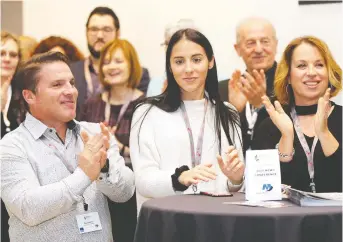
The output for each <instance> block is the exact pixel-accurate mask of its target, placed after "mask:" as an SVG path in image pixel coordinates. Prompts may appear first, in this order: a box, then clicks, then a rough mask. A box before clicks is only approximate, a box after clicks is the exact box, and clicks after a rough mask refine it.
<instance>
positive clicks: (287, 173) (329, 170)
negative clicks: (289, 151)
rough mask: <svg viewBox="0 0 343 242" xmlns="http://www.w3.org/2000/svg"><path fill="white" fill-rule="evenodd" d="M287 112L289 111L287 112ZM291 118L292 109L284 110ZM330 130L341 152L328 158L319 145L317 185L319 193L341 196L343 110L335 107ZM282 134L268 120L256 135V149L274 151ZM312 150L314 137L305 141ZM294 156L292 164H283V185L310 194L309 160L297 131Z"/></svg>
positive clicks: (253, 146) (315, 155) (316, 161)
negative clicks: (337, 193)
mask: <svg viewBox="0 0 343 242" xmlns="http://www.w3.org/2000/svg"><path fill="white" fill-rule="evenodd" d="M287 109H288V110H287ZM285 112H287V113H288V114H289V108H285ZM328 127H329V130H330V131H331V133H332V134H333V136H334V137H335V138H336V139H337V141H338V143H339V148H338V149H337V150H336V152H334V153H333V154H332V155H331V156H329V157H325V155H324V153H323V149H322V147H321V144H320V141H319V140H318V143H317V145H316V148H315V152H314V182H315V184H316V191H317V192H342V106H339V105H335V108H334V110H333V111H332V113H331V115H330V116H329V118H328ZM280 138H281V133H280V131H279V130H278V129H277V127H276V126H275V125H274V124H273V122H272V121H271V119H270V118H267V119H265V120H264V121H263V122H262V124H261V125H260V126H259V128H258V130H257V131H256V133H255V136H254V139H253V143H252V148H253V149H274V148H275V145H276V144H277V143H278V142H279V140H280ZM305 138H306V141H307V143H308V144H309V147H310V148H311V147H312V143H313V140H314V138H313V137H306V136H305ZM293 147H294V149H295V153H294V156H293V160H291V161H290V162H287V163H286V162H280V164H281V181H282V183H283V184H287V185H290V186H292V187H293V188H295V189H299V190H302V191H311V190H310V187H309V184H310V176H309V173H308V168H307V158H306V155H305V152H304V150H303V148H302V146H301V144H300V141H299V138H298V136H297V134H296V132H295V130H294V144H293Z"/></svg>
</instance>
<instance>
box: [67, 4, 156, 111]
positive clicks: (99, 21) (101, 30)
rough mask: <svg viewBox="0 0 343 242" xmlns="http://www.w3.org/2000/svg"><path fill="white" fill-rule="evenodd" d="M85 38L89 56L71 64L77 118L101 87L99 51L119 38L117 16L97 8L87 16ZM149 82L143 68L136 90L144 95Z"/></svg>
mask: <svg viewBox="0 0 343 242" xmlns="http://www.w3.org/2000/svg"><path fill="white" fill-rule="evenodd" d="M86 33H87V34H86V36H87V44H88V50H89V52H90V56H89V57H88V58H86V59H85V60H83V61H78V62H75V63H72V64H71V71H72V72H73V75H74V77H75V81H76V83H75V85H76V88H77V90H78V91H79V96H78V99H77V109H76V113H77V117H79V115H80V112H81V111H82V106H83V104H84V102H85V101H86V100H87V98H89V97H92V96H94V95H97V94H99V93H100V92H101V90H102V87H101V85H100V82H99V78H98V72H99V63H100V51H101V48H102V47H104V45H105V44H106V43H108V42H109V41H112V40H113V39H116V38H119V36H120V23H119V19H118V17H117V15H116V14H115V13H114V12H113V10H112V9H110V8H108V7H97V8H95V9H94V10H93V11H92V12H91V13H90V15H89V17H88V20H87V23H86ZM149 82H150V76H149V72H148V70H147V69H146V68H143V75H142V79H141V82H140V84H139V86H138V89H139V90H141V91H142V92H144V93H145V94H146V92H147V89H148V85H149Z"/></svg>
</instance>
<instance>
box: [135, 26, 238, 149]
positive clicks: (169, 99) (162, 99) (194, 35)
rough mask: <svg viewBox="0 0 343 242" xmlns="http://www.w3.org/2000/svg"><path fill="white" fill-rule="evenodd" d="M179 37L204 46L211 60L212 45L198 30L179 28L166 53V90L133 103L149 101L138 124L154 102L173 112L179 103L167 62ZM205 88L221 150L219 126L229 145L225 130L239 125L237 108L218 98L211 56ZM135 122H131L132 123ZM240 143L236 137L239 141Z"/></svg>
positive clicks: (215, 74) (146, 102)
mask: <svg viewBox="0 0 343 242" xmlns="http://www.w3.org/2000/svg"><path fill="white" fill-rule="evenodd" d="M182 38H184V39H187V40H189V41H192V42H194V43H196V44H198V45H200V46H201V47H202V48H204V50H205V53H206V56H207V59H208V61H211V60H212V58H213V56H214V55H213V49H212V46H211V44H210V42H209V41H208V39H207V38H206V37H205V36H204V35H203V34H202V33H200V32H199V31H196V30H194V29H181V30H179V31H177V32H176V33H175V34H173V36H172V37H171V39H170V41H169V44H168V48H167V54H166V72H167V80H168V85H167V88H166V90H165V91H164V92H163V93H162V94H161V95H158V96H155V97H150V98H146V99H145V100H143V101H142V102H141V103H139V104H137V106H136V107H135V109H137V108H138V107H140V106H141V105H143V104H151V106H150V107H149V108H148V110H147V111H146V112H145V114H144V117H143V120H142V122H141V125H140V128H141V126H142V123H143V121H144V118H145V117H146V115H147V114H148V112H149V111H150V110H151V108H152V107H153V106H156V107H158V108H160V109H162V110H163V111H166V112H175V111H176V110H177V109H178V108H179V107H180V104H181V101H182V100H181V90H180V87H179V85H178V84H177V82H176V80H175V78H174V75H173V73H172V71H171V65H170V56H171V52H172V50H173V47H174V46H175V44H176V43H178V42H179V41H180V40H181V39H182ZM205 91H206V92H207V94H208V99H209V101H210V102H211V103H212V104H213V105H214V106H215V130H216V136H217V138H218V141H219V147H218V148H219V152H220V153H221V126H222V127H223V129H224V132H225V134H226V137H227V139H228V142H229V144H230V145H234V141H233V139H232V137H231V136H230V133H229V130H230V129H231V130H235V129H236V131H237V132H238V130H237V127H240V123H239V115H238V113H237V111H235V110H233V109H232V108H230V107H228V106H226V105H225V104H224V103H223V101H222V100H221V99H220V96H219V91H218V76H217V66H216V62H215V60H214V65H213V67H212V68H211V69H209V70H208V73H207V77H206V82H205ZM134 125H135V124H134ZM239 142H240V143H241V145H242V141H241V138H240V141H239Z"/></svg>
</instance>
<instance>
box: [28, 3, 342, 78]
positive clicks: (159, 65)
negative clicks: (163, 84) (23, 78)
mask: <svg viewBox="0 0 343 242" xmlns="http://www.w3.org/2000/svg"><path fill="white" fill-rule="evenodd" d="M100 5H105V6H109V7H111V8H112V9H113V10H114V11H115V12H116V13H117V15H118V16H119V18H120V22H121V33H122V37H123V38H126V39H128V40H129V41H131V42H132V43H133V44H134V46H135V47H136V49H137V51H138V53H139V56H140V59H141V62H142V64H143V65H144V66H145V67H147V68H148V69H149V71H150V74H151V76H152V77H158V76H162V75H163V74H164V49H163V48H162V47H161V46H160V43H161V42H162V40H163V31H164V26H165V25H166V24H167V23H169V22H171V21H176V20H178V19H179V18H192V19H194V20H195V22H196V23H197V25H198V26H199V27H200V29H201V31H202V32H203V33H204V34H205V35H206V36H207V37H208V38H209V39H210V41H211V43H212V46H213V47H214V51H215V57H216V61H217V65H218V71H219V76H220V77H222V78H223V77H228V76H231V73H232V71H233V70H234V69H236V68H239V69H241V70H244V68H245V67H244V64H243V62H242V61H241V60H240V59H239V58H238V57H237V55H236V53H235V51H234V48H233V44H234V41H235V26H236V24H237V23H238V22H239V21H240V20H241V19H242V18H244V17H247V16H251V15H258V16H264V17H267V18H269V19H270V20H271V21H272V22H273V23H274V25H275V27H276V30H277V36H278V39H279V46H278V54H277V59H279V58H280V55H281V53H282V51H283V49H284V48H285V46H286V45H287V43H288V42H289V41H290V40H291V39H293V38H295V37H298V36H300V35H306V34H311V35H316V36H317V37H320V38H322V39H323V40H324V41H326V42H327V43H328V45H329V47H330V49H331V50H332V52H333V54H334V56H335V58H336V59H337V61H338V63H339V64H340V65H341V66H343V58H342V52H343V48H342V43H343V34H342V32H343V31H342V29H343V28H342V13H343V11H342V4H324V5H311V6H299V5H298V0H258V1H257V0H211V1H208V0H59V1H54V0H27V1H25V2H24V4H23V16H24V19H25V21H24V26H23V32H24V34H26V35H31V36H33V37H36V38H37V39H40V38H43V37H47V36H49V35H62V36H65V37H67V38H69V39H71V40H72V41H73V42H74V43H76V44H77V45H78V46H79V47H80V49H81V50H82V51H83V52H84V53H87V52H88V50H87V45H86V38H85V23H86V19H87V17H88V15H89V13H90V11H91V10H92V9H93V8H95V7H96V6H100ZM38 9H39V11H38Z"/></svg>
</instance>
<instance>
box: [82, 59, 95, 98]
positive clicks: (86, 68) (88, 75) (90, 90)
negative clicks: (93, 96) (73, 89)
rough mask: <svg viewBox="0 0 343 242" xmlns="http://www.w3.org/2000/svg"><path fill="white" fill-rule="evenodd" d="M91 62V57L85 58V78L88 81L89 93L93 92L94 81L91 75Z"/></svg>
mask: <svg viewBox="0 0 343 242" xmlns="http://www.w3.org/2000/svg"><path fill="white" fill-rule="evenodd" d="M89 64H90V60H89V58H86V59H85V62H84V71H85V79H86V82H87V89H88V92H89V93H93V91H94V90H93V81H92V76H91V72H90V71H89Z"/></svg>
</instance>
